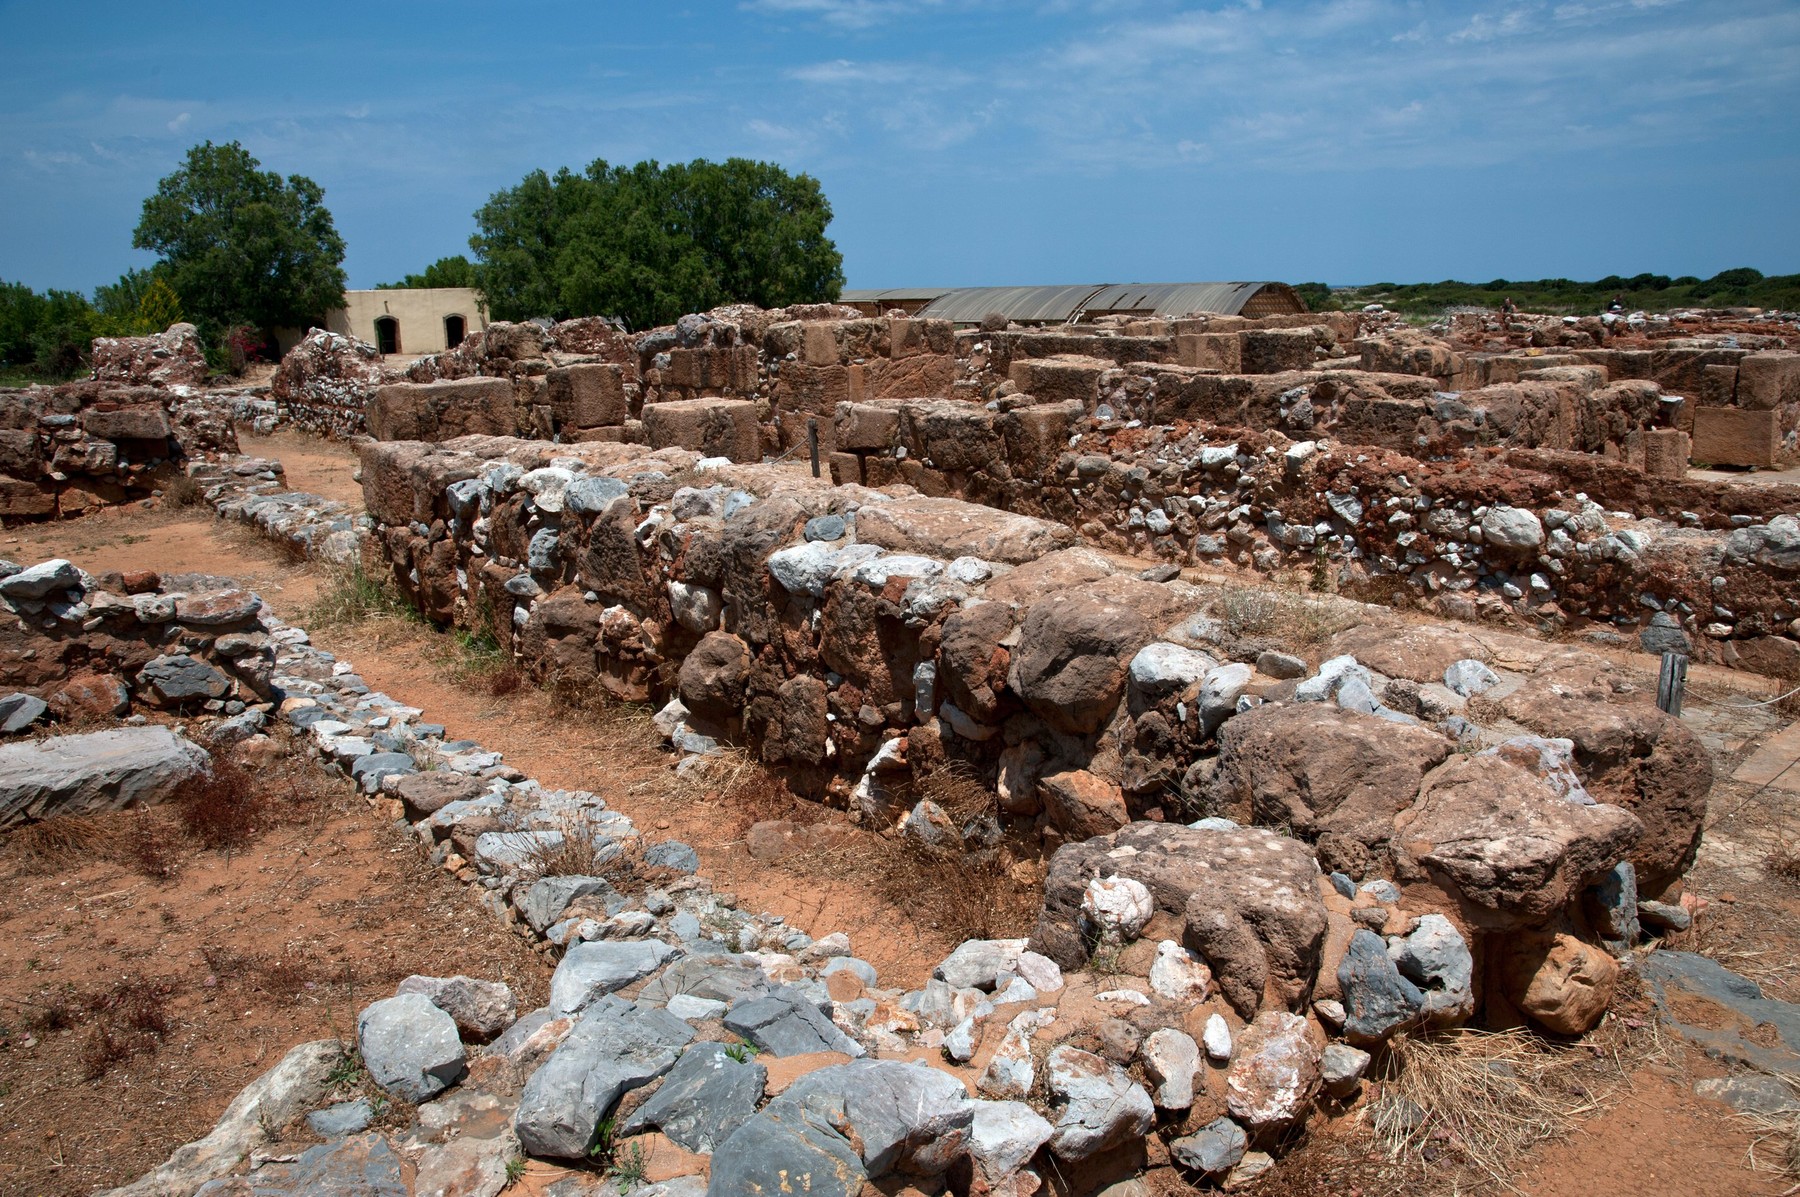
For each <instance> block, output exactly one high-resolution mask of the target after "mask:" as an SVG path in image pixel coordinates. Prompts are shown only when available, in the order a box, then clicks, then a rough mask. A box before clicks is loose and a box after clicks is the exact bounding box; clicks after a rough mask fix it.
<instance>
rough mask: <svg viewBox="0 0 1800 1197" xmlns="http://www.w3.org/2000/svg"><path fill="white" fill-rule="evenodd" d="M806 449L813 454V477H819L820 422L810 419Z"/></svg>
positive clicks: (807, 423)
mask: <svg viewBox="0 0 1800 1197" xmlns="http://www.w3.org/2000/svg"><path fill="white" fill-rule="evenodd" d="M806 447H807V449H808V450H809V451H810V452H811V453H812V468H813V477H814V478H817V477H818V476H819V421H818V420H817V419H810V420H808V421H807V422H806Z"/></svg>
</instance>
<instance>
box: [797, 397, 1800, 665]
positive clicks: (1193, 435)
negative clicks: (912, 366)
mask: <svg viewBox="0 0 1800 1197" xmlns="http://www.w3.org/2000/svg"><path fill="white" fill-rule="evenodd" d="M1208 377H1216V376H1208ZM1364 377H1371V376H1364ZM1321 385H1324V384H1321ZM1087 411H1088V409H1087V408H1085V407H1084V406H1083V405H1082V403H1081V402H1080V401H1077V400H1067V401H1064V402H1061V403H1031V402H1030V400H1029V398H1028V397H1025V396H1023V395H1016V396H1012V397H1010V398H1009V399H1006V400H1002V401H1000V402H999V403H998V404H996V405H994V409H992V410H990V409H989V408H988V407H983V406H976V405H972V404H963V403H957V402H954V401H925V402H909V401H891V402H883V403H869V404H845V405H843V406H842V407H840V408H839V411H838V414H837V417H836V422H837V425H838V428H837V437H836V442H837V444H838V446H839V451H838V452H836V453H835V454H833V456H832V457H831V467H832V472H833V475H834V477H835V478H836V479H837V480H838V481H840V482H846V483H855V482H860V483H863V484H866V485H870V486H877V487H882V486H889V485H892V484H895V483H904V484H906V485H908V486H911V487H914V488H916V489H918V490H919V491H921V492H923V493H925V494H928V495H936V496H941V497H954V498H962V499H967V500H971V501H974V502H978V503H982V504H986V505H989V506H994V507H999V508H1002V509H1005V510H1009V511H1016V512H1020V513H1023V514H1029V515H1034V516H1041V517H1046V518H1050V519H1054V520H1057V521H1060V522H1061V523H1064V524H1067V525H1068V526H1070V527H1073V528H1075V529H1077V530H1078V531H1079V533H1080V534H1081V537H1082V539H1083V541H1084V542H1086V543H1088V544H1091V545H1094V546H1097V547H1102V548H1106V549H1109V550H1116V551H1124V552H1128V553H1131V554H1134V555H1136V556H1140V557H1143V558H1146V559H1149V560H1160V561H1168V562H1174V563H1178V564H1183V565H1188V564H1205V563H1207V562H1211V561H1216V562H1220V563H1226V562H1229V563H1231V564H1233V565H1236V566H1238V567H1240V568H1244V569H1248V570H1254V571H1256V572H1258V573H1261V574H1264V575H1272V574H1277V573H1283V572H1293V573H1297V574H1300V575H1302V576H1305V575H1311V576H1312V577H1313V580H1314V584H1315V585H1319V586H1324V587H1327V588H1329V589H1332V590H1336V591H1339V592H1342V593H1346V594H1350V595H1362V596H1367V597H1371V598H1378V599H1379V598H1383V597H1386V596H1389V595H1391V594H1392V593H1393V588H1394V586H1396V585H1403V586H1405V587H1406V588H1408V592H1409V593H1411V594H1412V595H1414V597H1416V598H1417V599H1419V600H1421V601H1428V602H1431V603H1432V604H1434V605H1435V606H1436V608H1437V609H1438V610H1439V611H1440V612H1441V613H1442V614H1444V615H1446V616H1449V617H1453V618H1459V619H1476V618H1484V619H1493V620H1499V621H1502V622H1510V623H1514V624H1517V625H1519V626H1528V627H1546V626H1548V627H1553V628H1562V627H1566V626H1568V625H1569V624H1570V623H1571V621H1575V622H1576V623H1577V624H1578V626H1579V625H1583V624H1586V623H1587V622H1588V621H1592V622H1593V623H1595V624H1598V625H1599V627H1598V628H1597V629H1596V631H1595V634H1596V635H1598V636H1600V637H1601V638H1603V639H1604V638H1606V637H1608V636H1611V637H1612V638H1613V639H1614V640H1617V638H1618V635H1619V634H1621V633H1622V634H1625V635H1638V636H1640V638H1641V639H1642V642H1643V645H1644V647H1645V648H1646V649H1647V650H1651V651H1656V652H1661V651H1663V650H1664V649H1665V648H1670V647H1678V648H1681V649H1682V651H1686V652H1690V653H1692V654H1693V655H1694V656H1696V657H1697V658H1699V659H1701V660H1711V661H1720V662H1723V663H1726V664H1733V665H1739V666H1742V667H1744V668H1748V669H1752V670H1755V671H1758V672H1763V673H1769V674H1772V675H1774V676H1777V677H1800V623H1797V622H1796V621H1800V555H1797V554H1800V524H1797V523H1796V521H1795V518H1794V516H1793V515H1791V514H1782V513H1784V512H1788V513H1791V512H1794V511H1800V489H1797V488H1794V487H1762V486H1732V485H1722V484H1717V483H1686V482H1674V481H1662V480H1655V481H1652V480H1651V479H1648V478H1646V477H1645V475H1644V474H1643V473H1642V472H1641V471H1638V470H1636V469H1632V468H1630V467H1628V466H1626V465H1625V464H1623V463H1611V462H1608V461H1606V460H1605V459H1603V458H1601V457H1598V456H1591V455H1585V454H1574V453H1566V452H1565V453H1553V452H1541V451H1540V452H1534V453H1519V452H1516V451H1503V450H1489V451H1481V452H1473V453H1469V454H1465V455H1463V456H1461V457H1460V458H1459V459H1458V460H1456V461H1455V462H1454V463H1446V462H1443V461H1426V460H1421V459H1419V458H1416V457H1412V456H1408V455H1406V454H1403V453H1396V452H1390V451H1385V450H1381V449H1378V448H1373V447H1368V446H1366V445H1364V444H1360V443H1358V442H1356V441H1355V440H1354V439H1352V441H1351V443H1349V444H1345V443H1343V442H1342V441H1340V440H1338V439H1336V438H1333V439H1330V440H1324V439H1319V440H1315V439H1310V438H1309V439H1305V440H1297V439H1290V437H1289V436H1285V435H1283V434H1282V433H1280V432H1267V433H1263V432H1250V431H1247V430H1246V429H1245V428H1244V427H1241V426H1240V427H1235V428H1234V427H1219V426H1213V425H1209V424H1206V423H1203V422H1199V421H1186V420H1184V421H1182V422H1180V423H1178V424H1176V425H1174V426H1172V427H1160V426H1159V427H1154V428H1129V427H1121V426H1120V423H1119V421H1118V420H1117V419H1116V418H1115V419H1112V420H1110V421H1109V422H1102V421H1098V420H1095V419H1093V418H1091V417H1090V416H1089V415H1088V414H1087ZM1318 423H1319V421H1317V420H1316V419H1315V420H1311V421H1309V424H1311V425H1313V426H1316V425H1317V424H1318ZM1264 426H1265V427H1266V426H1267V425H1264ZM1295 435H1298V433H1296V434H1295Z"/></svg>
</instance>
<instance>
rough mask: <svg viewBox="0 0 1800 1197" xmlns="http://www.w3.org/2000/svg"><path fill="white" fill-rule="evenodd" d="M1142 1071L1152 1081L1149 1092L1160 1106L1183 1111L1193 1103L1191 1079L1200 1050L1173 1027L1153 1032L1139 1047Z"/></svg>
mask: <svg viewBox="0 0 1800 1197" xmlns="http://www.w3.org/2000/svg"><path fill="white" fill-rule="evenodd" d="M1141 1054H1142V1055H1143V1058H1144V1070H1145V1071H1146V1072H1147V1073H1149V1075H1150V1079H1151V1080H1152V1081H1154V1082H1155V1083H1156V1089H1155V1091H1154V1092H1152V1093H1151V1095H1150V1096H1151V1099H1152V1100H1154V1101H1155V1102H1156V1104H1157V1106H1158V1108H1160V1109H1164V1110H1185V1109H1188V1108H1190V1107H1191V1106H1193V1104H1194V1078H1195V1076H1196V1074H1197V1073H1198V1072H1199V1070H1200V1049H1199V1047H1197V1046H1196V1045H1195V1043H1194V1040H1193V1038H1192V1037H1191V1036H1189V1035H1187V1034H1185V1033H1184V1032H1181V1031H1178V1030H1176V1029H1175V1028H1174V1027H1163V1028H1162V1029H1161V1030H1158V1031H1153V1032H1151V1033H1150V1035H1149V1037H1148V1038H1146V1039H1145V1040H1144V1046H1143V1048H1142V1049H1141Z"/></svg>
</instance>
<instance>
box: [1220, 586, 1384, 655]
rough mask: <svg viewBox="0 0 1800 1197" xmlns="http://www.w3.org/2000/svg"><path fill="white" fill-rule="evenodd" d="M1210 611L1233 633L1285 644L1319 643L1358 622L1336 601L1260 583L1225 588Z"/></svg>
mask: <svg viewBox="0 0 1800 1197" xmlns="http://www.w3.org/2000/svg"><path fill="white" fill-rule="evenodd" d="M1212 613H1213V614H1215V615H1216V616H1217V617H1218V619H1219V622H1220V623H1222V624H1224V626H1225V628H1226V630H1227V631H1229V632H1231V633H1233V634H1234V635H1237V636H1258V637H1269V638H1272V639H1275V640H1278V641H1280V642H1281V643H1283V644H1289V645H1311V644H1322V643H1324V642H1325V641H1327V640H1329V639H1331V638H1332V637H1333V636H1335V635H1337V634H1338V633H1339V632H1342V631H1344V630H1345V629H1347V628H1351V627H1354V626H1355V625H1356V624H1357V623H1358V622H1360V620H1359V618H1358V616H1357V615H1356V614H1354V613H1353V612H1352V611H1350V610H1348V609H1345V608H1342V607H1340V606H1339V605H1338V604H1334V603H1328V602H1321V601H1318V600H1316V599H1308V598H1305V597H1303V596H1301V595H1298V594H1293V593H1290V592H1288V591H1284V590H1276V589H1272V588H1268V587H1260V586H1231V587H1227V588H1225V589H1224V590H1222V591H1220V593H1219V595H1218V597H1217V598H1216V599H1215V600H1214V601H1213V603H1212Z"/></svg>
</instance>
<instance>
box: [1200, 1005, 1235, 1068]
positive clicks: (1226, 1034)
mask: <svg viewBox="0 0 1800 1197" xmlns="http://www.w3.org/2000/svg"><path fill="white" fill-rule="evenodd" d="M1201 1038H1202V1039H1203V1040H1204V1041H1205V1043H1206V1058H1207V1059H1209V1060H1217V1061H1219V1062H1220V1063H1224V1062H1225V1061H1226V1060H1229V1059H1231V1025H1230V1024H1229V1023H1227V1022H1226V1021H1225V1016H1224V1015H1223V1014H1216V1013H1215V1014H1211V1015H1208V1016H1207V1019H1206V1030H1205V1031H1203V1032H1202V1033H1201Z"/></svg>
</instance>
